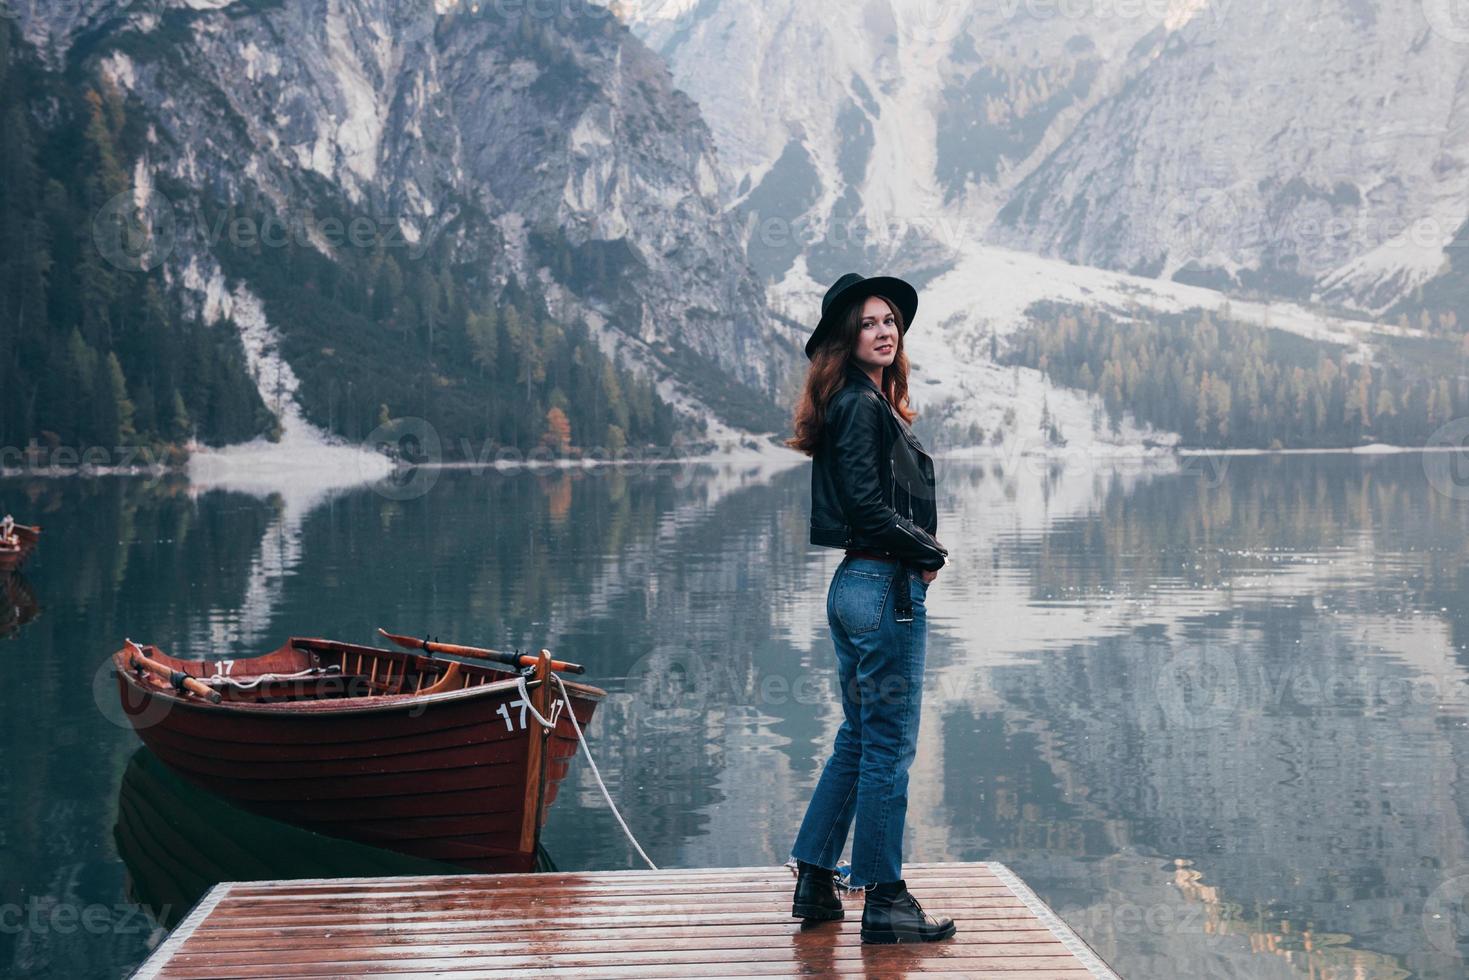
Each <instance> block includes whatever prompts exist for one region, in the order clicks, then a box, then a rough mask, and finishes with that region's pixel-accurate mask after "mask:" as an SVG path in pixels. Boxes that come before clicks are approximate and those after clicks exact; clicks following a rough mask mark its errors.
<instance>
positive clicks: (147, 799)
mask: <svg viewBox="0 0 1469 980" xmlns="http://www.w3.org/2000/svg"><path fill="white" fill-rule="evenodd" d="M113 840H114V842H115V843H116V845H117V854H118V857H119V858H121V859H122V862H123V864H124V865H125V866H126V868H127V898H128V901H130V902H134V903H136V904H137V905H139V906H141V907H142V908H145V909H147V911H148V913H149V914H150V915H151V916H152V917H153V918H154V920H155V921H157V922H159V923H161V924H162V925H163V926H165V927H167V928H170V929H171V928H173V927H174V926H176V925H178V923H179V922H180V921H182V920H183V917H184V916H185V915H186V914H187V913H188V911H189V909H190V908H191V907H192V906H193V904H194V903H195V902H196V901H198V900H199V899H200V898H201V897H202V896H203V895H204V893H205V892H206V891H208V890H209V889H210V888H211V887H212V886H213V885H215V884H216V883H218V882H221V881H270V880H277V879H287V878H346V877H360V876H372V875H416V874H453V873H455V872H456V869H455V868H454V867H452V866H451V865H447V864H440V863H438V862H436V861H426V860H422V859H419V858H413V857H409V856H407V855H404V854H395V853H393V852H391V851H382V850H378V849H377V848H374V847H367V846H365V845H362V844H357V843H354V842H352V841H345V840H336V839H333V838H330V837H323V836H321V835H320V834H313V833H311V832H310V831H306V830H301V829H299V828H297V827H292V826H290V825H289V824H284V823H280V822H278V821H275V820H270V819H267V818H265V817H261V816H257V815H255V814H253V813H249V812H247V811H244V810H241V809H239V808H237V807H233V806H231V805H229V804H228V803H226V802H225V801H224V800H222V799H220V798H219V797H217V796H215V795H214V794H212V793H208V792H205V791H204V790H202V789H199V788H198V787H196V786H194V785H192V784H191V783H189V782H187V781H186V780H184V779H181V778H179V777H178V776H177V775H175V774H174V773H173V772H172V770H170V769H169V768H168V767H167V766H165V765H164V764H163V763H161V762H159V761H158V758H157V757H156V756H154V755H153V754H152V753H151V752H149V751H148V750H147V749H139V750H138V751H137V752H135V753H133V756H132V758H131V759H129V761H128V765H127V769H126V770H124V772H123V775H122V786H121V788H120V789H119V791H118V796H117V823H116V824H115V825H114V827H113Z"/></svg>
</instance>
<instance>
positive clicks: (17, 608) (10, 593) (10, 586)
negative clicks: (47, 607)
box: [0, 572, 41, 639]
mask: <svg viewBox="0 0 1469 980" xmlns="http://www.w3.org/2000/svg"><path fill="white" fill-rule="evenodd" d="M40 614H41V604H40V603H39V602H38V601H36V592H35V590H34V589H32V588H31V584H30V583H29V582H27V581H26V579H25V576H24V575H22V574H21V573H20V572H9V573H5V574H0V639H5V638H6V637H9V636H13V635H15V634H16V633H18V632H20V628H21V627H22V626H25V625H26V624H27V623H29V622H30V621H31V620H33V619H35V618H36V617H37V616H39V615H40Z"/></svg>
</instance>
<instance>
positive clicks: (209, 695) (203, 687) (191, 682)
mask: <svg viewBox="0 0 1469 980" xmlns="http://www.w3.org/2000/svg"><path fill="white" fill-rule="evenodd" d="M133 649H134V653H133V654H132V656H131V657H130V658H129V660H128V663H129V665H130V666H131V667H132V668H133V669H134V670H138V669H142V670H146V671H147V672H148V673H150V674H153V675H154V676H156V677H161V678H163V679H164V680H166V681H168V682H169V683H170V684H172V685H173V686H174V689H175V690H179V691H188V692H189V693H190V694H197V695H198V696H199V697H201V698H204V699H205V700H206V701H209V702H210V703H212V704H219V703H220V702H221V701H223V700H224V695H222V694H220V693H219V692H218V691H216V690H215V689H214V688H212V687H210V686H209V685H208V684H205V683H204V682H203V681H201V680H199V678H197V677H191V676H190V675H188V674H186V673H184V672H183V671H181V670H174V669H173V668H172V667H170V666H168V665H167V664H161V663H159V662H158V661H156V660H154V659H153V658H152V657H149V656H147V655H146V654H144V653H143V652H142V651H141V650H139V649H138V648H137V647H134V648H133Z"/></svg>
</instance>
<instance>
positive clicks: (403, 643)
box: [377, 626, 587, 674]
mask: <svg viewBox="0 0 1469 980" xmlns="http://www.w3.org/2000/svg"><path fill="white" fill-rule="evenodd" d="M377 632H378V635H379V636H381V637H382V638H383V639H385V640H388V641H389V642H391V643H395V644H397V645H398V646H400V647H403V648H404V649H405V650H422V651H424V652H425V653H447V654H449V655H451V656H455V657H469V658H471V659H473V660H489V661H492V662H494V663H498V664H505V665H506V666H509V667H529V666H532V665H534V664H535V663H536V660H537V658H536V657H534V656H532V655H530V654H527V653H507V652H505V651H503V650H487V649H485V648H483V647H466V646H460V645H459V644H457V643H438V642H436V641H432V640H426V639H425V640H420V639H418V638H417V637H414V636H399V635H398V634H396V633H389V632H388V631H387V630H385V629H383V628H382V627H381V626H379V627H378V630H377ZM551 669H552V670H559V671H561V672H563V673H566V674H585V673H586V672H587V669H586V668H585V667H583V666H582V665H581V664H573V663H568V662H566V661H565V660H553V661H551Z"/></svg>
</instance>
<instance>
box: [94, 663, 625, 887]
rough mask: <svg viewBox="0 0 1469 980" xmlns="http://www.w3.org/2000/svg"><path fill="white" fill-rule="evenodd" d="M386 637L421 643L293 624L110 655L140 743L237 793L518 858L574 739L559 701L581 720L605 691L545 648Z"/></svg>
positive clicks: (342, 826) (191, 776)
mask: <svg viewBox="0 0 1469 980" xmlns="http://www.w3.org/2000/svg"><path fill="white" fill-rule="evenodd" d="M384 635H388V634H384ZM390 638H391V639H393V640H394V641H395V642H399V643H403V642H407V643H412V644H414V645H415V646H421V647H422V648H423V649H422V650H421V651H420V652H411V651H407V650H385V649H380V648H377V647H369V646H358V645H355V644H350V643H339V642H336V641H333V640H318V639H292V640H290V641H289V642H287V643H286V645H285V646H283V647H281V648H280V649H279V650H276V651H275V652H274V653H269V654H266V655H265V656H261V657H254V658H250V659H241V660H230V659H207V660H180V659H176V658H174V657H170V656H168V655H167V654H165V653H163V652H162V651H161V650H159V649H158V648H157V647H152V646H139V645H137V644H133V643H131V642H130V643H129V644H128V645H127V646H125V647H124V648H123V649H121V650H119V651H117V653H115V654H114V655H113V658H112V659H113V668H114V672H115V673H116V675H117V678H118V687H119V693H120V696H121V698H122V706H123V710H124V712H125V713H126V714H127V716H128V719H129V721H131V723H132V725H133V728H134V729H135V730H136V731H137V733H138V735H139V737H140V738H142V740H143V742H144V744H146V745H147V746H148V748H149V749H150V750H152V752H153V753H154V755H156V756H157V757H158V758H159V759H160V760H162V761H163V762H164V763H166V764H167V765H168V766H169V767H170V768H172V769H174V770H175V771H176V772H178V773H179V774H180V775H182V776H183V777H184V778H186V779H188V780H190V781H191V782H193V783H195V784H196V785H198V786H201V787H203V788H204V789H207V790H209V791H211V792H213V793H215V794H217V795H219V796H222V797H224V798H225V799H227V800H229V801H231V802H232V803H234V804H236V805H237V806H240V807H242V808H244V809H246V810H250V811H252V812H255V813H258V814H262V815H264V816H267V817H271V818H273V819H276V820H281V821H284V822H287V823H290V824H294V825H296V826H298V827H304V828H306V829H308V830H312V831H315V832H317V833H321V834H325V835H327V836H330V837H340V838H344V839H347V840H355V841H360V842H362V843H366V844H371V845H373V846H375V847H382V848H386V849H389V850H393V851H398V852H400V853H403V854H410V855H413V856H415V857H421V858H428V859H430V860H435V861H443V862H447V863H451V864H456V865H459V866H461V867H465V868H469V869H471V870H475V871H483V872H516V871H529V870H531V868H532V867H533V866H534V864H535V859H536V852H537V847H538V845H539V842H540V832H541V828H542V826H543V825H544V823H545V820H546V813H547V809H548V808H549V807H550V805H551V803H552V802H553V801H554V800H555V798H556V791H557V788H558V787H559V785H560V783H561V780H562V779H563V778H565V776H566V773H567V770H568V768H569V766H570V761H571V757H572V756H573V755H575V754H576V752H577V748H578V746H577V737H576V730H575V729H574V728H573V726H572V723H571V720H570V718H568V717H567V714H566V712H568V711H572V712H575V716H576V721H577V723H578V724H579V725H580V726H581V727H582V729H583V730H585V728H586V726H587V725H588V724H590V722H591V720H592V714H593V712H594V711H595V710H596V706H597V704H598V702H600V701H601V700H602V699H604V698H605V697H606V692H605V691H602V690H601V689H599V688H595V687H591V686H589V685H585V684H578V683H575V682H572V681H564V680H562V679H561V678H560V676H559V675H556V674H553V667H559V668H564V669H568V670H575V671H580V668H579V667H576V665H574V664H560V663H559V662H557V661H552V660H551V659H550V655H549V654H548V653H547V652H546V651H544V650H543V651H541V654H540V656H539V657H536V658H532V657H528V656H525V655H514V654H495V653H494V651H477V653H479V654H492V655H494V656H495V657H496V658H505V659H509V660H515V661H516V662H517V663H520V664H526V662H527V661H529V662H531V663H533V664H534V671H533V673H530V674H528V675H522V674H521V673H520V672H519V671H518V670H515V669H513V668H512V669H506V667H504V666H499V665H492V664H489V663H484V664H477V663H464V662H461V661H459V660H446V659H442V658H440V657H437V656H434V655H433V654H434V653H442V652H446V651H448V652H452V653H456V654H463V655H469V654H467V653H466V651H471V650H473V648H468V647H452V646H449V645H447V644H428V643H423V642H421V641H413V640H406V638H403V637H391V636H390ZM563 695H564V696H563ZM567 701H569V702H570V703H569V704H567V703H566V702H567ZM537 714H539V715H540V717H541V718H542V719H545V721H547V722H550V723H551V727H550V728H549V729H548V728H546V727H545V726H544V725H543V724H542V722H541V721H539V720H537V717H536V716H537Z"/></svg>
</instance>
